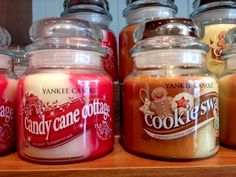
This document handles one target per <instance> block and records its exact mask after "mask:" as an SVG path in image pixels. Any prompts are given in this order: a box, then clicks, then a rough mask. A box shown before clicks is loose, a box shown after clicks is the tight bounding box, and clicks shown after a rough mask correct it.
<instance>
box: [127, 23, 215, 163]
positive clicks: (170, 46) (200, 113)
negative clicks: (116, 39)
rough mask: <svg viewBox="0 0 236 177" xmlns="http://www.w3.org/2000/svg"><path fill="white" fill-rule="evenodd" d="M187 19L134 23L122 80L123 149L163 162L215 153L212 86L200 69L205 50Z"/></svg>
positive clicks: (210, 78) (199, 32)
mask: <svg viewBox="0 0 236 177" xmlns="http://www.w3.org/2000/svg"><path fill="white" fill-rule="evenodd" d="M202 36H203V32H202V28H201V27H200V26H199V25H197V24H195V23H193V22H192V21H191V20H190V19H162V20H155V21H150V22H147V23H145V24H142V25H140V27H139V28H138V30H137V31H136V33H135V41H136V45H135V47H134V48H133V49H132V56H133V57H134V69H133V72H132V74H130V75H129V76H128V77H126V78H125V80H124V136H123V140H124V146H125V147H126V149H128V150H129V151H131V152H134V153H137V154H141V155H146V156H152V157H158V158H168V159H194V158H205V157H209V156H212V155H213V154H215V153H216V152H217V150H218V139H217V138H218V84H217V80H216V78H215V77H214V76H213V75H211V74H210V73H209V72H208V70H207V69H206V68H205V67H204V59H205V54H206V52H207V50H208V46H207V45H205V44H202V43H200V42H199V39H200V38H201V37H202Z"/></svg>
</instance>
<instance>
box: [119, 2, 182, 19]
mask: <svg viewBox="0 0 236 177" xmlns="http://www.w3.org/2000/svg"><path fill="white" fill-rule="evenodd" d="M126 3H127V7H126V8H125V9H124V11H123V16H124V17H125V16H127V15H128V14H129V13H130V12H131V11H133V10H136V9H139V8H145V7H148V6H159V7H167V8H170V9H172V10H174V11H175V13H177V11H178V9H177V6H176V5H175V4H174V1H173V0H127V1H126Z"/></svg>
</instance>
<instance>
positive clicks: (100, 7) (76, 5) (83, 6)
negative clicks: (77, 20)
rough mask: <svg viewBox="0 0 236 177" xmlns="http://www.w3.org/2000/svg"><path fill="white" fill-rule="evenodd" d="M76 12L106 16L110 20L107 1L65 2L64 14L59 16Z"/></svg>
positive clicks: (76, 0) (83, 0) (74, 0)
mask: <svg viewBox="0 0 236 177" xmlns="http://www.w3.org/2000/svg"><path fill="white" fill-rule="evenodd" d="M77 12H93V13H100V14H103V15H106V16H108V17H109V18H110V20H112V17H111V14H110V13H109V3H108V2H107V0H65V1H64V12H62V14H61V16H65V15H66V14H69V13H77Z"/></svg>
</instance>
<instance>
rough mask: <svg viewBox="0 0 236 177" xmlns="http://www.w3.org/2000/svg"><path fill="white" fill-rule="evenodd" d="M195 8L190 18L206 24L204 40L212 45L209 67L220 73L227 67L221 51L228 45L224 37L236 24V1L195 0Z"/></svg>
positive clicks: (208, 61)
mask: <svg viewBox="0 0 236 177" xmlns="http://www.w3.org/2000/svg"><path fill="white" fill-rule="evenodd" d="M194 8H195V10H194V12H193V13H192V14H191V15H190V18H192V19H194V20H198V21H200V22H201V23H202V24H203V25H204V26H205V36H204V38H203V40H202V42H204V43H205V44H208V45H209V46H210V51H209V52H208V54H207V57H206V65H207V68H208V69H209V70H210V71H211V72H212V73H214V74H216V75H220V74H221V73H222V72H223V71H224V69H225V63H224V60H223V59H222V57H221V52H222V50H224V49H226V48H227V47H228V46H227V44H226V43H225V40H224V37H225V34H226V32H227V31H228V30H229V29H231V28H233V27H235V26H236V2H235V1H233V0H232V1H231V0H227V1H225V0H221V1H219V0H217V1H212V0H195V2H194Z"/></svg>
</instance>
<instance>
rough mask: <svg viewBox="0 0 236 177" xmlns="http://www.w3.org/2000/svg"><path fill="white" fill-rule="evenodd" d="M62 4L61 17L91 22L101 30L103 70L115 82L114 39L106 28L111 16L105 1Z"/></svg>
mask: <svg viewBox="0 0 236 177" xmlns="http://www.w3.org/2000/svg"><path fill="white" fill-rule="evenodd" d="M64 4H65V5H64V7H65V9H64V12H63V13H62V14H61V16H65V17H68V18H73V19H81V20H85V21H88V22H92V23H94V24H96V25H99V26H100V27H101V28H102V33H103V40H102V42H101V44H102V47H104V48H105V49H106V50H107V54H106V55H105V56H104V57H103V62H104V63H103V64H104V68H105V71H106V72H107V73H108V74H109V75H110V76H111V77H112V78H113V80H114V81H117V79H118V74H117V70H118V66H117V64H118V61H117V49H116V37H115V35H114V33H113V32H112V31H111V30H110V29H109V27H108V26H109V24H110V23H111V21H112V16H111V14H110V13H109V4H108V2H107V0H72V1H68V0H65V2H64Z"/></svg>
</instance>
